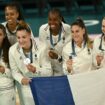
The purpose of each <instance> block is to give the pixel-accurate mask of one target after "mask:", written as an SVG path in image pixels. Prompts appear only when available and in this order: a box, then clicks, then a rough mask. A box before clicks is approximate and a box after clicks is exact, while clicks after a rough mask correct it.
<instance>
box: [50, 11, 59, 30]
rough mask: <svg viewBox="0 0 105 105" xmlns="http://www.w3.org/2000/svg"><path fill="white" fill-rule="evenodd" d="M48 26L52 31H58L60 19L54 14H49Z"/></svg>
mask: <svg viewBox="0 0 105 105" xmlns="http://www.w3.org/2000/svg"><path fill="white" fill-rule="evenodd" d="M48 24H49V26H50V29H51V30H52V31H56V30H59V28H60V24H61V18H60V16H59V15H58V13H56V12H53V13H52V12H50V13H49V17H48Z"/></svg>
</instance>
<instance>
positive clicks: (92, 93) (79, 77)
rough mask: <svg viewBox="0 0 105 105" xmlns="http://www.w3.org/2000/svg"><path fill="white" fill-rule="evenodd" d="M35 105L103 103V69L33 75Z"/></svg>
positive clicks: (102, 104) (104, 80) (104, 85)
mask: <svg viewBox="0 0 105 105" xmlns="http://www.w3.org/2000/svg"><path fill="white" fill-rule="evenodd" d="M30 87H31V91H32V94H33V97H34V101H35V105H105V70H104V69H100V70H95V71H91V72H87V73H81V74H76V75H67V76H57V77H35V78H33V79H32V82H31V83H30Z"/></svg>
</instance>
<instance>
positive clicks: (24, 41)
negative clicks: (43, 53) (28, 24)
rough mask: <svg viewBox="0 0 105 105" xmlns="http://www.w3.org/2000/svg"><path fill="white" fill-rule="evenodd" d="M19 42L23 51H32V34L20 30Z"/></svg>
mask: <svg viewBox="0 0 105 105" xmlns="http://www.w3.org/2000/svg"><path fill="white" fill-rule="evenodd" d="M16 35H17V40H18V43H19V45H20V47H22V48H23V49H30V46H31V40H30V39H31V34H30V33H29V32H27V31H26V30H18V31H17V33H16Z"/></svg>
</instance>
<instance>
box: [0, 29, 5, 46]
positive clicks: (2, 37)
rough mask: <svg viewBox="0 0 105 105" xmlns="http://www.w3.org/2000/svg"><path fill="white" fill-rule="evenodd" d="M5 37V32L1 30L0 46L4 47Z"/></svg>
mask: <svg viewBox="0 0 105 105" xmlns="http://www.w3.org/2000/svg"><path fill="white" fill-rule="evenodd" d="M4 37H5V35H4V33H3V30H2V29H0V45H2V42H3V39H4Z"/></svg>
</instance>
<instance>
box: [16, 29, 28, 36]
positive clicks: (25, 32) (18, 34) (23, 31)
mask: <svg viewBox="0 0 105 105" xmlns="http://www.w3.org/2000/svg"><path fill="white" fill-rule="evenodd" d="M16 34H17V36H27V35H29V33H28V32H27V31H26V30H18V31H17V32H16Z"/></svg>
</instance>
